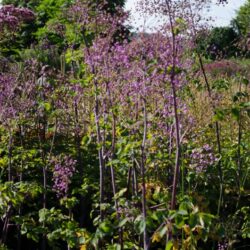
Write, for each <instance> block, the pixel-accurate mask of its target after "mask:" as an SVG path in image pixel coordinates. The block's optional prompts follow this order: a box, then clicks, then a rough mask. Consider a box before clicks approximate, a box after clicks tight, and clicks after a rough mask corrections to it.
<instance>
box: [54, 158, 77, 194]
mask: <svg viewBox="0 0 250 250" xmlns="http://www.w3.org/2000/svg"><path fill="white" fill-rule="evenodd" d="M51 164H52V165H53V166H54V172H53V182H54V184H53V190H54V191H55V192H56V194H57V197H58V198H61V197H65V196H67V194H68V191H69V185H70V183H71V178H72V177H73V174H74V173H75V172H76V160H74V159H72V158H71V157H70V156H62V155H60V156H58V157H56V158H54V159H53V160H52V161H51Z"/></svg>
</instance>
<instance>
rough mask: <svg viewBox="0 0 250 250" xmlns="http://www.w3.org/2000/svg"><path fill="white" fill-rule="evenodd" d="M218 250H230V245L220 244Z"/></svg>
mask: <svg viewBox="0 0 250 250" xmlns="http://www.w3.org/2000/svg"><path fill="white" fill-rule="evenodd" d="M217 249H218V250H227V249H228V243H227V242H223V243H218V248H217Z"/></svg>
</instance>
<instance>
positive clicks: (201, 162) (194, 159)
mask: <svg viewBox="0 0 250 250" xmlns="http://www.w3.org/2000/svg"><path fill="white" fill-rule="evenodd" d="M217 160H218V159H217V158H216V157H215V155H214V153H213V150H212V148H211V147H210V146H209V145H208V144H205V145H203V146H202V147H201V148H196V149H193V150H192V153H191V165H190V166H191V168H193V169H195V171H196V172H198V173H201V172H202V171H203V170H204V169H205V168H207V167H208V166H211V165H213V164H214V163H215V162H216V161H217Z"/></svg>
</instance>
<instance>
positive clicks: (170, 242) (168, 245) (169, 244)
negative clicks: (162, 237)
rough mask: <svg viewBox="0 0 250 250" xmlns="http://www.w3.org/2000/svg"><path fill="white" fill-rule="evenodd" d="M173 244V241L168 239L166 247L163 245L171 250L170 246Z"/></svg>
mask: <svg viewBox="0 0 250 250" xmlns="http://www.w3.org/2000/svg"><path fill="white" fill-rule="evenodd" d="M173 246H174V244H173V242H172V241H171V240H170V241H168V243H167V245H166V247H165V250H171V249H172V247H173Z"/></svg>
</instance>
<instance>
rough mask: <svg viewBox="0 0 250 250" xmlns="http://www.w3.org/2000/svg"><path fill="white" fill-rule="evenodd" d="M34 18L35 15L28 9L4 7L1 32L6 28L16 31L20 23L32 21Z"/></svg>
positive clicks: (0, 14) (11, 6)
mask: <svg viewBox="0 0 250 250" xmlns="http://www.w3.org/2000/svg"><path fill="white" fill-rule="evenodd" d="M34 17H35V16H34V13H33V12H32V11H31V10H29V9H27V8H17V7H15V6H14V5H4V6H3V7H1V8H0V31H1V30H3V29H4V28H5V27H7V28H9V29H12V30H13V29H14V30H15V29H16V28H17V27H18V26H19V25H20V23H22V22H26V21H31V20H33V19H34Z"/></svg>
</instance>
